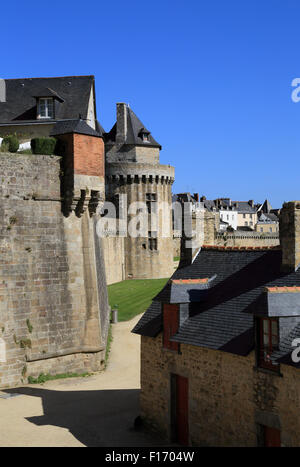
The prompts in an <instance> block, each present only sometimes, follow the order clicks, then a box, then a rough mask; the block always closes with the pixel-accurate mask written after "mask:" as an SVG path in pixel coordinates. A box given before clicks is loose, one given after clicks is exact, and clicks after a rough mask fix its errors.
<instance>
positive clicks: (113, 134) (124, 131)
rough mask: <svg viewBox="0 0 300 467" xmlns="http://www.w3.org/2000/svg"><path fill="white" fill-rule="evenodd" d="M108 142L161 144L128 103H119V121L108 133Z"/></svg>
mask: <svg viewBox="0 0 300 467" xmlns="http://www.w3.org/2000/svg"><path fill="white" fill-rule="evenodd" d="M106 141H107V143H123V144H130V145H135V146H148V147H149V146H150V147H158V148H159V149H161V145H160V144H159V143H158V142H157V141H156V140H155V139H154V138H153V137H152V135H151V132H150V131H149V130H148V129H147V128H146V127H145V125H144V124H143V123H142V122H141V121H140V120H139V118H138V117H137V116H136V114H135V113H134V112H133V110H132V109H131V108H130V107H129V105H128V104H125V103H123V102H120V103H117V122H116V124H115V125H114V126H113V128H112V129H111V130H110V132H109V133H107V136H106Z"/></svg>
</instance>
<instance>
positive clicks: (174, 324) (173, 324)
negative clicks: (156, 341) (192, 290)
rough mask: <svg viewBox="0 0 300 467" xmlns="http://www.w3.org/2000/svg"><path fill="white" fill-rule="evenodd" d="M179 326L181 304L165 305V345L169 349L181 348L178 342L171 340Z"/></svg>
mask: <svg viewBox="0 0 300 467" xmlns="http://www.w3.org/2000/svg"><path fill="white" fill-rule="evenodd" d="M178 327H179V306H178V305H173V304H172V305H170V304H164V305H163V347H164V349H169V350H177V351H178V350H179V344H178V343H177V342H172V341H170V338H171V337H172V336H174V334H176V332H177V331H178Z"/></svg>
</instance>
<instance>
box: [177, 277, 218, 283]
mask: <svg viewBox="0 0 300 467" xmlns="http://www.w3.org/2000/svg"><path fill="white" fill-rule="evenodd" d="M208 281H209V278H208V277H206V278H204V279H172V283H173V284H206V283H207V282H208Z"/></svg>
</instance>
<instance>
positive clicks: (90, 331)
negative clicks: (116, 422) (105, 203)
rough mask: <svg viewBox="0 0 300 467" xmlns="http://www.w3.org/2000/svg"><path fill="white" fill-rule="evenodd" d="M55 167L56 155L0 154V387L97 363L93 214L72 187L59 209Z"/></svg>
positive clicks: (97, 252)
mask: <svg viewBox="0 0 300 467" xmlns="http://www.w3.org/2000/svg"><path fill="white" fill-rule="evenodd" d="M63 173H64V167H63V164H62V160H61V158H60V157H58V156H40V155H16V154H4V153H1V154H0V174H1V175H0V179H1V183H0V219H1V221H0V253H1V255H0V338H1V339H3V341H4V343H5V348H6V349H5V350H6V362H0V387H9V386H11V387H12V386H16V385H18V384H22V383H25V382H26V381H27V377H28V376H35V377H36V376H38V375H39V374H40V373H42V372H43V373H52V374H56V373H66V372H73V373H74V372H76V373H82V372H90V371H96V370H99V369H101V368H102V367H103V362H104V358H105V346H106V337H107V332H108V325H109V307H108V300H107V289H106V278H105V268H104V259H103V254H102V248H103V247H102V244H101V239H99V238H98V237H97V235H96V222H97V215H96V214H94V212H95V209H94V207H95V206H93V209H91V197H90V196H85V197H83V198H84V199H82V198H80V199H76V198H74V193H75V194H76V192H77V191H78V190H77V189H74V191H73V195H72V193H71V194H70V196H69V198H72V196H73V199H72V202H71V203H69V204H68V206H69V207H70V209H69V210H68V212H67V214H66V212H64V192H63V191H62V183H61V182H62V180H63ZM87 176H88V175H87ZM83 177H85V181H86V180H87V179H86V176H83ZM72 183H73V184H76V183H79V182H78V180H77V181H76V180H75V182H74V180H73V182H72ZM99 185H101V183H100V182H99ZM75 188H76V187H75ZM86 188H88V187H86ZM91 188H95V187H93V186H91V187H90V189H91Z"/></svg>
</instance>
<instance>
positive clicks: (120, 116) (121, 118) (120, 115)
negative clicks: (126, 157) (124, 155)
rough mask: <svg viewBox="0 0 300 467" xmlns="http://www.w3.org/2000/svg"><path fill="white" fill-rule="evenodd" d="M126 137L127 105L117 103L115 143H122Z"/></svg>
mask: <svg viewBox="0 0 300 467" xmlns="http://www.w3.org/2000/svg"><path fill="white" fill-rule="evenodd" d="M126 137H127V105H126V104H124V103H123V102H118V103H117V133H116V142H117V143H124V142H125V140H126Z"/></svg>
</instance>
